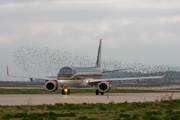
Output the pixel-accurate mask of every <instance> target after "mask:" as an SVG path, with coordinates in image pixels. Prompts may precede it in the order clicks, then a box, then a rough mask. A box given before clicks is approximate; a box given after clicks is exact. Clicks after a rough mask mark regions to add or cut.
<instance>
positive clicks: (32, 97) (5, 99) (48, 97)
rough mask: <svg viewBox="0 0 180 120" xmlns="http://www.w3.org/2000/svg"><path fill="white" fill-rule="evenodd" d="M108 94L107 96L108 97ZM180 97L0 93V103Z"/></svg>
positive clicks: (174, 95)
mask: <svg viewBox="0 0 180 120" xmlns="http://www.w3.org/2000/svg"><path fill="white" fill-rule="evenodd" d="M108 96H109V97H108ZM171 98H172V99H180V93H110V94H108V93H106V94H105V95H104V96H101V95H99V96H96V95H95V94H92V93H91V94H89V93H88V94H85V93H84V94H71V95H61V94H28V95H10V94H8V95H0V105H41V104H52V105H53V104H55V103H74V104H78V103H110V102H114V103H122V102H126V101H127V102H147V101H156V100H161V99H166V100H167V99H171Z"/></svg>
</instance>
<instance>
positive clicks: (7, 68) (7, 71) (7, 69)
mask: <svg viewBox="0 0 180 120" xmlns="http://www.w3.org/2000/svg"><path fill="white" fill-rule="evenodd" d="M7 76H9V70H8V66H7Z"/></svg>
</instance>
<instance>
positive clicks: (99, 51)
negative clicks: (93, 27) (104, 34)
mask: <svg viewBox="0 0 180 120" xmlns="http://www.w3.org/2000/svg"><path fill="white" fill-rule="evenodd" d="M101 43H102V39H100V43H99V49H98V56H97V62H96V67H101Z"/></svg>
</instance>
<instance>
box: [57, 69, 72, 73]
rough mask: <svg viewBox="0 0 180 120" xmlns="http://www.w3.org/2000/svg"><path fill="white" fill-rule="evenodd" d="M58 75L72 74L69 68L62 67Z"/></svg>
mask: <svg viewBox="0 0 180 120" xmlns="http://www.w3.org/2000/svg"><path fill="white" fill-rule="evenodd" d="M59 75H72V70H71V69H70V68H62V69H61V70H60V72H59Z"/></svg>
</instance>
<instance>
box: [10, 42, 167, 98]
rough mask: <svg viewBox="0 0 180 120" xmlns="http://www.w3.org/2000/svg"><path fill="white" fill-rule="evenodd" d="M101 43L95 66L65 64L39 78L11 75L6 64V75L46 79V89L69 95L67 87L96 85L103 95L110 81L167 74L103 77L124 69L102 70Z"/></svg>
mask: <svg viewBox="0 0 180 120" xmlns="http://www.w3.org/2000/svg"><path fill="white" fill-rule="evenodd" d="M101 44H102V39H100V44H99V49H98V55H97V61H96V65H95V67H73V66H67V67H62V68H61V69H60V70H59V73H58V75H57V77H56V78H54V79H52V78H49V77H48V78H39V77H27V76H13V75H9V71H8V66H7V75H8V76H11V77H21V78H29V79H30V80H31V81H33V79H43V80H45V81H46V83H45V88H46V90H47V91H50V92H54V91H56V90H57V89H58V87H61V88H62V95H69V94H70V90H69V88H68V87H78V88H85V87H93V86H95V87H97V89H96V95H99V94H101V95H104V92H108V91H109V90H110V88H111V82H112V81H120V82H122V81H125V80H137V81H140V80H141V79H162V78H165V77H166V76H167V74H166V75H165V76H149V77H130V78H107V79H103V78H102V74H103V73H108V72H114V71H121V70H125V69H118V70H109V71H104V70H103V69H102V68H101Z"/></svg>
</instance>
